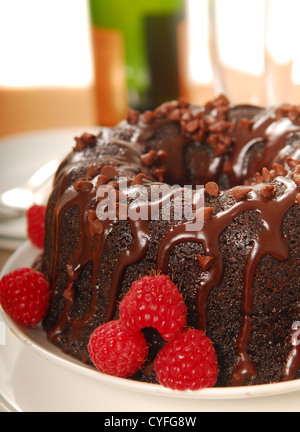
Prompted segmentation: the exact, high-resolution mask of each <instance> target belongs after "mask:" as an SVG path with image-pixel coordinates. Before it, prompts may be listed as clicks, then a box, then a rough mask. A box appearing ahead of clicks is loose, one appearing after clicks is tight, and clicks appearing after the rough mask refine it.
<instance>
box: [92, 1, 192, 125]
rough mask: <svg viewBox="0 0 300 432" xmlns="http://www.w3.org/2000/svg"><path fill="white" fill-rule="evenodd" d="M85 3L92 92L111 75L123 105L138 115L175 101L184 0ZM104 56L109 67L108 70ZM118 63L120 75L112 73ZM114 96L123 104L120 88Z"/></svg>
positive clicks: (108, 79) (177, 88) (177, 89)
mask: <svg viewBox="0 0 300 432" xmlns="http://www.w3.org/2000/svg"><path fill="white" fill-rule="evenodd" d="M89 4H90V16H91V24H92V29H93V45H94V53H96V54H95V69H96V75H97V79H98V87H99V85H100V87H102V90H103V91H104V89H103V86H104V85H105V82H106V83H107V82H109V81H110V83H111V79H112V76H115V81H114V83H115V87H119V86H120V82H118V81H117V78H116V77H117V76H118V77H119V78H118V79H119V80H120V79H123V78H124V79H125V81H126V97H127V102H128V104H129V105H130V106H131V107H132V108H135V109H139V110H145V109H152V108H154V107H155V106H157V105H159V104H160V103H162V102H165V101H167V100H171V99H173V98H176V97H178V96H179V59H178V38H179V35H178V26H179V25H180V23H181V22H183V20H184V17H185V0H89ZM97 46H98V48H99V46H101V47H102V48H101V49H100V51H99V49H98V48H97ZM103 51H105V52H106V53H105V56H106V57H105V59H104V56H103ZM109 55H110V56H111V62H114V66H111V64H110V65H108V62H109V58H108V57H109ZM101 56H102V57H101ZM117 56H119V59H118V58H117ZM122 64H123V68H124V70H123V72H122V71H120V70H119V71H117V70H116V67H118V68H119V69H120V68H121V66H122ZM104 67H105V68H106V69H105V71H104V70H103V68H104ZM108 69H109V70H110V74H109V76H106V79H104V80H102V84H101V83H100V81H101V70H102V72H103V73H105V72H106V73H107V74H108ZM99 71H100V72H99ZM99 74H100V75H99ZM98 90H99V88H98ZM119 95H120V97H121V99H122V100H124V89H120V88H119ZM106 96H107V95H106ZM102 123H103V122H102Z"/></svg>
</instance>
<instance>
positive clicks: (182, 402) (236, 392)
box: [0, 242, 300, 411]
mask: <svg viewBox="0 0 300 432" xmlns="http://www.w3.org/2000/svg"><path fill="white" fill-rule="evenodd" d="M38 253H40V251H39V250H38V249H36V248H35V247H33V246H32V245H31V244H30V243H29V242H26V243H24V244H23V245H22V246H21V247H20V248H19V249H18V250H17V251H16V252H15V253H14V254H13V255H12V257H11V258H10V259H9V260H8V262H7V264H6V265H5V267H4V268H3V271H2V275H3V274H6V273H8V272H10V271H12V270H13V269H15V268H18V267H24V266H30V265H31V263H32V262H33V261H34V260H35V258H36V256H37V254H38ZM0 310H1V309H0ZM1 314H2V318H3V320H4V322H5V323H6V326H7V328H8V329H9V330H10V331H11V334H13V335H14V337H15V338H16V339H17V340H18V341H19V343H21V344H22V345H23V346H25V347H26V349H27V350H28V349H29V351H30V355H32V354H33V353H35V354H38V356H35V357H34V358H35V363H36V364H32V365H31V367H32V368H33V369H35V368H36V367H37V363H40V362H45V361H46V365H47V371H45V377H46V376H47V377H48V378H47V381H49V374H50V376H51V371H52V370H54V369H55V370H59V376H60V379H62V380H64V377H66V376H68V374H70V373H71V374H72V377H73V378H72V386H74V383H76V380H78V381H79V380H80V386H81V388H82V390H81V391H83V392H85V386H86V391H87V392H88V390H89V388H90V385H91V383H93V392H90V393H91V394H88V393H87V392H86V393H85V394H86V403H88V401H89V400H90V403H91V400H94V399H93V398H95V392H96V394H98V397H100V395H101V394H102V395H103V393H102V392H103V389H104V388H105V391H106V392H107V391H108V390H107V389H109V391H110V392H111V395H112V400H113V401H114V403H115V402H116V400H118V398H119V397H120V395H122V398H123V399H124V398H125V399H126V398H129V399H128V400H130V398H134V399H136V402H135V403H137V405H136V406H137V407H141V410H143V411H145V410H147V409H146V403H147V400H148V399H149V398H150V399H151V401H152V404H153V398H155V399H156V400H157V401H158V403H159V405H158V406H159V407H160V410H166V411H168V410H169V409H171V410H173V409H175V408H174V407H175V406H176V403H179V411H184V408H186V409H188V407H191V410H192V411H193V410H195V406H198V405H197V404H198V403H199V402H200V401H201V404H203V403H204V401H206V402H205V403H208V402H209V401H211V403H212V400H214V401H213V403H214V404H216V403H222V404H223V405H222V406H223V407H224V403H225V401H227V402H226V403H228V402H230V401H233V400H237V399H239V400H240V401H245V403H246V405H245V406H244V407H243V408H242V410H245V409H246V406H247V407H248V408H249V401H250V400H253V399H255V400H256V401H258V400H259V399H256V398H258V397H260V398H263V400H269V399H266V397H267V398H270V397H271V398H272V397H274V396H280V395H282V396H283V395H288V397H292V396H293V397H295V398H297V400H298V401H299V398H300V393H298V391H300V380H294V381H290V382H285V383H278V384H269V385H260V386H251V387H231V388H211V389H204V390H200V391H195V392H189V391H188V392H175V391H171V390H169V389H167V388H164V387H162V386H159V385H155V384H146V383H141V382H135V381H131V380H127V379H121V378H116V377H111V376H108V375H104V374H102V373H100V372H98V371H96V370H95V369H94V368H92V367H89V366H85V365H84V364H82V363H80V362H78V361H76V360H75V359H73V358H72V357H70V356H67V355H64V354H63V353H62V352H61V351H60V350H59V349H57V348H56V347H55V346H53V345H52V344H51V343H49V342H48V341H47V339H46V336H45V333H44V332H43V330H42V329H41V328H36V329H27V328H23V327H20V326H18V325H16V324H15V323H14V322H12V321H11V320H10V319H9V318H8V317H7V316H6V315H5V314H4V312H3V311H2V310H1ZM27 355H28V353H27ZM31 361H32V360H31ZM27 373H28V372H27ZM56 374H57V372H56ZM40 381H41V378H40ZM52 383H53V381H52ZM82 385H83V387H82ZM48 388H49V382H48ZM0 389H1V370H0ZM95 389H96V390H95ZM48 390H49V389H48ZM48 390H47V391H48ZM294 392H295V393H294ZM0 394H1V393H0ZM133 395H135V396H133ZM125 399H124V401H125ZM175 400H176V401H177V402H174V401H175ZM170 401H172V402H170ZM218 401H219V402H218ZM107 403H108V402H107ZM148 403H149V401H148ZM272 403H273V404H274V401H273V402H272ZM289 403H291V402H289ZM297 403H299V402H297ZM174 404H175V405H174ZM235 404H236V402H235ZM258 405H259V403H258ZM89 406H91V405H89ZM214 406H215V407H217V405H214ZM225 406H226V405H225ZM233 406H234V407H235V408H236V406H237V405H233ZM273 406H274V405H273ZM298 406H299V405H298ZM201 407H203V405H201ZM172 408H173V409H172ZM155 409H159V408H157V407H156V406H155ZM281 409H282V408H281ZM117 410H118V409H117ZM129 410H130V409H129ZM132 410H133V411H134V410H136V407H135V408H132Z"/></svg>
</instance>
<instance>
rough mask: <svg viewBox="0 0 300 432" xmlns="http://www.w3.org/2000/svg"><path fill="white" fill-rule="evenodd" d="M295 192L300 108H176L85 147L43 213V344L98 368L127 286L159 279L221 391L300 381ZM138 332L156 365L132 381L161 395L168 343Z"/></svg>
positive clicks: (65, 165)
mask: <svg viewBox="0 0 300 432" xmlns="http://www.w3.org/2000/svg"><path fill="white" fill-rule="evenodd" d="M124 185H125V186H124ZM201 185H203V187H201ZM299 187H300V111H299V109H298V108H297V107H294V106H289V105H282V106H280V107H278V108H276V109H264V108H261V107H256V106H251V105H231V104H230V103H229V102H228V100H227V99H226V97H224V96H220V97H218V98H217V99H215V100H213V101H211V102H209V103H207V104H206V105H205V106H204V107H196V106H191V105H190V104H188V103H187V102H186V101H184V100H182V99H179V100H177V101H171V102H167V103H165V104H163V105H162V106H160V107H158V108H157V109H156V110H154V111H147V112H144V113H143V114H141V113H138V112H136V111H133V110H129V111H128V117H127V119H126V120H124V121H123V122H121V123H120V124H119V125H117V126H116V127H114V128H103V129H102V130H101V131H100V133H99V135H98V136H94V135H91V134H88V133H84V134H83V135H82V136H81V137H77V138H76V139H75V146H74V149H73V151H72V152H71V153H70V155H68V156H67V157H66V159H65V160H64V161H63V162H62V164H61V166H60V168H59V169H58V172H57V174H56V178H55V181H54V187H53V192H52V194H51V197H50V199H49V203H48V206H47V213H46V222H45V241H44V255H43V260H42V271H43V273H44V274H45V276H46V277H47V279H48V280H49V282H50V284H51V302H50V307H49V310H48V313H47V315H46V317H45V319H44V321H43V327H44V329H45V331H46V332H47V336H48V339H49V340H50V341H51V342H53V343H54V344H56V345H58V346H59V347H61V349H62V350H63V351H64V352H66V353H68V354H70V355H72V356H74V357H76V358H78V359H80V360H82V361H83V362H85V363H91V362H90V358H89V353H88V349H87V345H88V340H89V336H90V334H91V333H92V331H93V330H94V329H95V328H96V327H97V326H99V325H100V324H103V323H104V322H106V321H109V320H113V319H117V318H118V314H119V310H118V305H119V303H120V301H121V300H122V299H123V298H124V296H125V294H126V293H127V291H128V290H129V288H130V286H131V284H132V283H133V281H135V280H137V279H139V278H140V277H141V275H142V276H143V275H147V274H149V273H151V272H153V271H154V272H161V273H163V274H166V275H169V276H170V277H171V278H172V280H173V281H174V282H175V283H176V285H177V286H178V287H180V290H181V292H182V294H183V296H184V298H185V302H186V305H187V309H188V326H192V327H195V328H197V329H201V330H204V331H205V332H206V334H207V335H208V336H209V337H210V339H211V340H212V341H213V344H214V347H215V350H216V353H217V357H218V363H219V375H218V382H217V386H239V385H254V384H264V383H272V382H279V381H283V380H290V379H294V378H299V377H300V348H299V343H298V340H297V329H298V327H297V326H298V325H300V323H299V321H300V302H299V298H300V265H299V264H300V263H299V261H300V243H299V232H300V207H299V205H300V190H299ZM143 331H144V334H145V337H146V340H147V341H148V342H149V347H150V348H149V358H148V360H147V363H146V365H145V367H144V369H143V370H142V371H141V372H139V373H138V374H137V375H136V376H134V377H132V378H133V379H138V380H142V381H147V382H156V378H155V373H154V372H153V359H154V358H155V355H156V353H157V351H158V350H159V349H160V348H161V347H162V345H163V344H164V341H163V340H162V339H161V336H160V335H159V334H158V332H157V331H156V330H154V329H152V328H147V329H145V330H143ZM299 342H300V341H299Z"/></svg>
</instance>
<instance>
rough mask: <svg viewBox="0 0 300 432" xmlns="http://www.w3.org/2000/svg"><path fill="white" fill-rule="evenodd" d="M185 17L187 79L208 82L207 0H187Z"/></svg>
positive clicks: (209, 71)
mask: <svg viewBox="0 0 300 432" xmlns="http://www.w3.org/2000/svg"><path fill="white" fill-rule="evenodd" d="M226 1H227V0H226ZM187 18H188V23H189V26H188V49H189V56H188V58H189V65H188V71H189V80H190V81H191V82H194V83H195V84H210V83H211V82H212V68H211V62H210V52H209V31H210V29H209V9H208V0H201V1H199V0H187Z"/></svg>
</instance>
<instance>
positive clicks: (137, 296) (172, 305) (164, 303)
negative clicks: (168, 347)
mask: <svg viewBox="0 0 300 432" xmlns="http://www.w3.org/2000/svg"><path fill="white" fill-rule="evenodd" d="M119 309H120V319H121V322H122V328H123V329H124V330H125V331H126V332H127V333H130V334H134V333H135V332H136V331H137V330H141V329H143V328H145V327H153V328H156V330H158V332H159V333H160V334H161V336H162V337H163V338H164V339H165V340H173V339H176V338H177V337H178V336H179V335H180V334H181V332H182V329H183V328H184V327H185V326H186V321H187V318H186V314H187V309H186V305H185V303H184V300H183V297H182V295H181V294H180V292H179V291H178V288H177V287H176V285H175V284H174V283H173V282H172V281H171V279H170V278H169V277H168V276H166V275H156V276H144V277H143V278H141V279H140V280H138V281H135V282H134V283H133V284H132V286H131V288H130V290H129V291H128V293H127V294H126V296H125V297H124V299H123V300H122V301H121V303H120V306H119Z"/></svg>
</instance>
